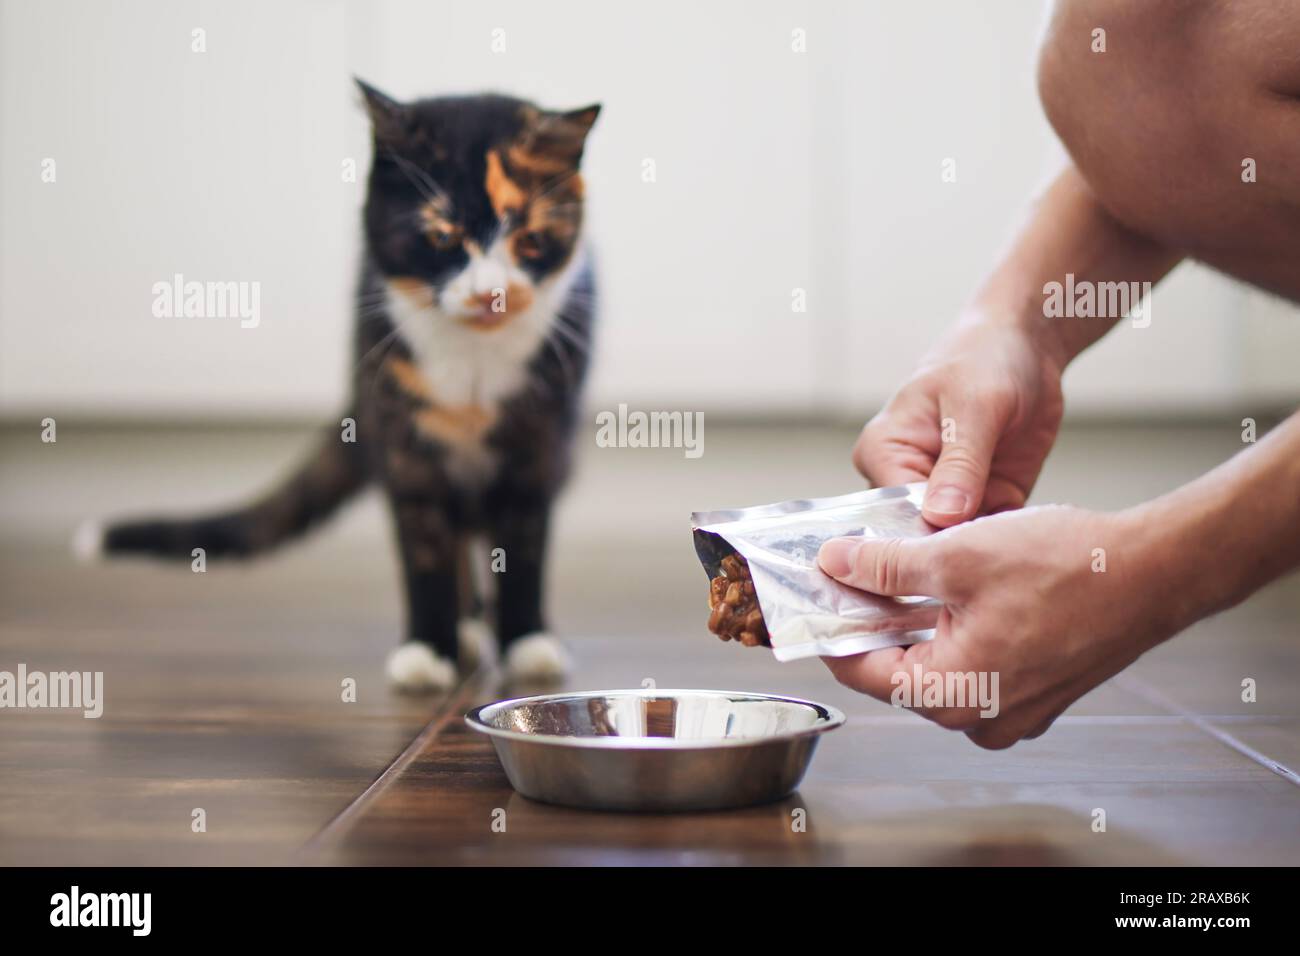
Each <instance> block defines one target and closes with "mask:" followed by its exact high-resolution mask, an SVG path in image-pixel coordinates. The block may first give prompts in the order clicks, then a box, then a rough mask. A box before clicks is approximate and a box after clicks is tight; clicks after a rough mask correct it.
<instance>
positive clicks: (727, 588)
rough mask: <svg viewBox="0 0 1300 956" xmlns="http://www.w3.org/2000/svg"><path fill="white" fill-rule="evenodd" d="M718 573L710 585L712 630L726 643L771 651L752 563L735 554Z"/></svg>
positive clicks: (722, 564)
mask: <svg viewBox="0 0 1300 956" xmlns="http://www.w3.org/2000/svg"><path fill="white" fill-rule="evenodd" d="M718 571H719V574H718V576H717V577H715V578H714V579H713V580H711V581H710V582H709V630H710V631H712V632H713V633H714V634H716V635H718V637H720V638H722V639H723V640H724V641H740V643H742V644H744V645H745V646H746V647H760V646H761V647H771V646H772V641H771V640H770V639H769V638H768V635H767V624H766V623H764V621H763V612H762V610H761V609H760V608H759V606H758V595H756V594H755V593H754V580H753V578H751V577H750V576H749V562H748V561H746V560H745V559H744V558H742V557H741V556H740V555H739V554H736V553H735V552H732V553H731V554H729V555H727V556H726V557H725V558H723V559H722V562H721V564H720V565H719V567H718Z"/></svg>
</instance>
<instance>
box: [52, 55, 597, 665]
mask: <svg viewBox="0 0 1300 956" xmlns="http://www.w3.org/2000/svg"><path fill="white" fill-rule="evenodd" d="M356 82H357V84H358V86H359V87H360V89H361V93H362V99H363V102H364V104H365V108H366V111H367V112H368V114H369V117H370V124H371V131H372V134H373V135H372V145H373V162H372V166H371V170H370V177H369V183H368V190H367V197H366V202H365V207H364V213H363V225H364V236H365V247H364V253H363V256H362V263H361V268H360V278H359V282H358V286H357V290H358V294H357V304H356V329H355V342H354V346H355V354H356V366H355V370H354V372H353V376H352V383H351V398H350V400H349V404H348V407H347V409H346V411H345V412H344V414H343V416H341V422H342V423H343V424H342V425H340V426H338V427H335V426H330V427H329V428H327V429H325V434H324V435H323V436H322V437H321V439H320V441H319V443H318V444H317V446H316V449H315V451H314V452H313V453H312V454H311V455H310V456H309V457H308V459H307V460H306V462H305V463H303V464H302V465H301V467H300V468H299V469H298V470H297V471H296V473H294V474H293V475H292V477H290V478H289V479H288V480H287V481H286V482H285V483H283V484H282V485H280V486H279V487H277V488H275V489H274V490H272V491H270V492H269V493H268V494H266V495H264V496H262V497H261V498H258V499H257V500H256V501H254V502H253V503H251V504H248V505H246V506H244V507H240V508H237V509H235V510H231V511H227V512H224V513H218V514H214V515H209V516H203V517H195V518H181V519H166V518H162V519H151V520H140V521H130V522H125V523H117V524H111V525H109V526H108V527H107V528H104V529H102V531H101V530H99V528H98V526H90V527H87V528H85V529H83V530H82V531H80V532H79V534H78V538H77V542H76V545H77V549H78V550H79V551H80V552H81V553H82V554H83V556H89V555H90V554H93V553H106V554H108V555H149V556H155V557H161V558H176V559H183V560H187V561H188V560H191V559H192V556H193V550H194V549H195V548H202V549H204V552H205V556H206V557H207V558H220V557H235V558H244V557H249V556H252V555H255V554H258V553H260V552H264V551H266V550H268V549H270V548H272V547H274V546H276V545H279V544H281V543H283V542H284V541H286V540H288V539H289V538H292V537H294V536H296V535H298V534H300V533H302V532H304V531H306V530H307V529H308V528H310V527H312V526H313V525H315V524H317V523H318V522H320V521H321V520H323V519H324V518H325V517H326V516H328V515H329V514H330V513H331V512H333V511H334V509H336V508H337V507H338V506H339V505H340V504H342V503H343V502H344V501H345V500H346V499H348V498H349V497H350V496H352V495H353V494H355V493H356V492H358V491H359V490H361V489H362V488H363V487H364V486H366V485H367V484H369V483H370V482H372V481H373V482H376V483H378V484H379V485H381V486H382V487H383V490H384V492H385V493H386V496H387V500H388V503H389V506H390V511H391V514H392V517H393V520H394V523H395V526H396V531H397V539H398V542H399V545H400V550H401V559H402V568H403V572H404V576H405V591H406V639H405V642H404V643H402V644H401V645H400V646H399V647H398V648H396V649H395V650H394V651H393V653H392V654H391V655H390V656H389V658H388V665H387V670H388V675H389V678H390V680H391V681H392V682H393V684H395V685H396V686H397V687H398V688H400V689H404V690H411V691H425V690H437V689H442V688H446V687H448V686H450V685H451V684H453V683H454V682H455V680H456V675H457V670H458V665H460V666H461V668H462V669H463V668H465V667H469V666H472V665H473V663H474V662H475V660H476V659H477V658H479V657H481V656H482V655H483V654H484V653H487V652H489V651H490V635H489V633H488V628H487V626H486V624H485V622H484V621H483V620H482V619H481V618H480V617H478V616H477V613H478V612H480V611H486V612H487V614H488V616H489V617H491V618H492V622H493V624H494V625H495V631H496V637H497V641H498V643H499V646H500V651H501V653H502V657H503V662H504V664H505V669H506V674H507V677H508V678H512V679H514V680H517V681H543V680H553V679H558V678H560V677H562V676H563V674H564V673H565V671H566V669H567V667H568V658H567V654H566V653H565V652H564V650H563V648H562V646H561V645H560V644H559V643H558V642H557V641H556V640H555V639H554V638H553V637H552V636H551V635H550V634H549V633H548V631H547V629H546V626H545V621H544V616H543V607H542V592H543V577H544V575H543V572H544V569H545V556H546V545H547V537H548V532H549V530H550V519H551V505H552V502H553V501H554V499H555V497H556V494H557V492H558V491H559V489H560V487H561V486H562V484H563V483H564V481H565V479H566V477H567V476H568V473H569V470H570V451H571V445H572V440H573V435H574V431H575V427H576V422H577V416H578V401H579V395H580V390H581V387H582V384H583V380H584V378H585V376H586V372H587V365H588V359H589V351H590V341H591V332H592V325H593V322H594V319H595V311H596V310H595V305H596V298H595V293H596V290H595V282H594V279H593V275H592V269H591V263H590V257H589V253H588V250H587V248H586V244H585V242H584V237H583V229H582V226H583V212H584V186H583V179H582V176H581V173H580V166H581V160H582V155H583V149H584V146H585V144H586V139H587V134H588V133H589V132H590V131H591V128H592V126H593V125H594V123H595V122H596V118H597V116H598V115H599V113H600V106H599V105H598V104H597V105H593V106H589V107H585V108H583V109H577V110H570V111H564V112H556V111H551V110H545V109H542V108H540V107H538V106H535V105H533V104H532V103H529V102H526V101H523V100H519V99H515V98H512V97H507V96H500V95H495V94H484V95H474V96H456V97H437V98H433V99H424V100H418V101H414V102H399V101H398V100H395V99H393V98H392V97H389V96H387V95H386V94H384V93H381V92H380V91H379V90H377V89H375V88H374V87H372V86H370V85H368V84H366V83H364V82H363V81H361V80H360V79H358V80H357V81H356ZM349 420H351V422H353V423H354V427H353V429H352V434H351V435H349V434H348V425H347V423H348V421H349ZM476 538H478V539H480V540H481V541H482V542H484V543H486V544H487V545H488V547H489V549H490V553H491V554H492V555H494V556H495V557H496V558H499V560H500V562H501V563H503V564H504V572H503V573H498V574H492V575H481V576H480V577H483V578H485V579H490V580H492V581H494V582H495V584H496V595H495V602H494V607H493V605H491V604H488V603H486V597H487V596H485V595H479V594H476V593H475V589H474V587H473V580H472V578H473V577H474V575H472V574H471V573H470V572H471V570H472V567H471V563H470V559H471V557H472V556H473V555H472V554H471V547H470V546H471V544H472V542H473V541H474V539H476ZM479 548H480V549H481V544H480V545H479ZM497 549H499V550H497ZM494 570H498V571H500V570H502V569H501V568H494Z"/></svg>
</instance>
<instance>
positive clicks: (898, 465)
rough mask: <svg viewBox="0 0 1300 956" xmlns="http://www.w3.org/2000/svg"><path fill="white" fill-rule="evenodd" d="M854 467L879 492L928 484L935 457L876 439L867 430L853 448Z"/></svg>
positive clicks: (909, 447)
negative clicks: (924, 482)
mask: <svg viewBox="0 0 1300 956" xmlns="http://www.w3.org/2000/svg"><path fill="white" fill-rule="evenodd" d="M853 466H854V467H855V468H857V469H858V471H859V472H860V473H861V474H862V476H863V477H864V478H866V479H867V480H868V481H869V482H871V484H872V485H874V486H875V487H877V488H888V487H890V486H892V485H906V484H910V483H911V482H913V481H925V480H926V479H927V478H929V477H930V469H931V468H933V467H934V456H932V455H930V454H928V453H927V452H925V451H924V450H923V449H920V448H917V447H916V446H915V445H910V444H907V443H906V442H900V441H897V440H894V439H884V440H881V439H877V438H876V437H875V436H874V434H873V433H872V432H870V431H869V430H864V431H863V432H862V437H861V438H859V439H858V443H857V444H856V445H854V446H853Z"/></svg>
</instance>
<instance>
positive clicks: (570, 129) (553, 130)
mask: <svg viewBox="0 0 1300 956" xmlns="http://www.w3.org/2000/svg"><path fill="white" fill-rule="evenodd" d="M598 116H600V104H599V103H593V104H592V105H591V106H584V107H581V108H580V109H576V110H558V111H552V110H545V111H542V112H540V113H539V114H538V115H537V119H536V121H535V122H534V123H533V124H532V125H531V126H530V127H529V129H528V130H527V132H526V133H525V135H524V149H526V150H527V151H528V152H530V153H533V154H536V155H539V156H545V157H546V158H548V159H550V160H553V161H556V162H561V163H568V164H572V165H573V166H577V165H578V163H579V162H580V161H581V160H582V150H583V147H584V146H585V145H586V142H587V134H588V133H590V132H591V128H592V127H593V126H595V125H596V117H598Z"/></svg>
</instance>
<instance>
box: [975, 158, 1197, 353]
mask: <svg viewBox="0 0 1300 956" xmlns="http://www.w3.org/2000/svg"><path fill="white" fill-rule="evenodd" d="M1181 258H1182V256H1181V254H1180V253H1178V252H1175V251H1173V250H1171V249H1169V248H1167V247H1165V246H1162V245H1160V244H1159V243H1156V242H1153V241H1151V240H1149V239H1146V238H1144V237H1143V236H1140V235H1138V234H1137V233H1135V232H1133V231H1132V230H1130V229H1128V228H1126V227H1125V226H1123V225H1122V224H1121V223H1119V222H1118V221H1117V220H1116V219H1115V218H1114V217H1112V216H1111V215H1110V214H1109V213H1108V212H1106V210H1105V209H1104V208H1103V207H1102V206H1101V204H1100V203H1098V202H1097V200H1096V198H1095V197H1094V196H1093V194H1092V191H1091V190H1090V189H1089V188H1088V185H1087V184H1086V183H1085V182H1084V181H1083V178H1082V177H1081V176H1080V175H1079V173H1078V172H1077V171H1076V170H1075V168H1074V166H1073V165H1068V166H1066V168H1065V169H1064V170H1062V172H1061V173H1060V175H1058V176H1057V177H1056V179H1055V180H1054V181H1053V182H1052V184H1051V185H1050V186H1049V187H1048V189H1047V190H1046V192H1044V193H1043V195H1042V196H1040V197H1039V198H1038V199H1037V200H1036V202H1035V203H1034V204H1033V206H1032V207H1031V209H1030V212H1029V216H1028V218H1027V220H1026V222H1025V223H1024V225H1023V226H1022V227H1021V229H1020V231H1019V233H1018V234H1017V236H1016V238H1015V240H1014V241H1013V243H1012V245H1011V248H1010V249H1009V250H1008V251H1007V253H1006V254H1005V255H1004V256H1003V258H1002V260H1001V261H1000V263H999V264H998V266H997V267H996V268H995V269H994V271H993V273H992V274H991V275H990V276H989V278H988V279H987V280H986V281H985V283H984V284H983V285H982V286H981V287H980V289H979V291H978V292H977V293H976V296H975V299H974V300H973V302H972V305H971V308H970V309H969V310H968V312H967V316H966V320H967V321H975V322H995V323H1011V324H1014V325H1016V326H1017V327H1020V328H1023V329H1025V330H1027V331H1028V332H1029V333H1030V334H1031V335H1032V337H1033V338H1034V340H1035V341H1036V342H1037V343H1038V344H1039V347H1040V348H1042V349H1043V350H1045V351H1046V352H1047V353H1048V354H1050V355H1051V356H1052V357H1053V358H1054V360H1055V361H1056V362H1057V363H1058V367H1059V368H1064V367H1065V366H1066V364H1068V363H1069V362H1070V361H1071V360H1072V359H1073V358H1074V357H1075V356H1076V355H1078V354H1079V353H1080V352H1082V351H1083V350H1084V349H1086V348H1087V347H1088V346H1089V345H1091V344H1092V343H1093V342H1095V341H1097V340H1098V339H1100V338H1101V337H1102V336H1103V335H1105V334H1106V332H1108V331H1109V330H1110V329H1111V328H1112V327H1113V326H1114V325H1115V324H1116V323H1117V322H1118V321H1119V320H1120V319H1121V318H1123V316H1119V315H1110V316H1102V317H1097V318H1048V317H1047V316H1046V315H1045V310H1044V300H1045V296H1044V291H1043V288H1044V286H1045V285H1046V284H1047V283H1049V282H1062V283H1063V282H1064V281H1065V277H1066V274H1067V273H1072V274H1073V275H1074V277H1075V282H1076V284H1077V283H1079V282H1083V281H1088V282H1094V283H1102V282H1138V283H1142V282H1150V283H1153V284H1154V283H1156V282H1158V281H1159V280H1160V279H1161V278H1163V277H1164V276H1165V275H1166V274H1167V273H1168V272H1169V271H1170V270H1171V269H1173V267H1174V266H1175V265H1177V264H1178V262H1179V260H1180V259H1181Z"/></svg>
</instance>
